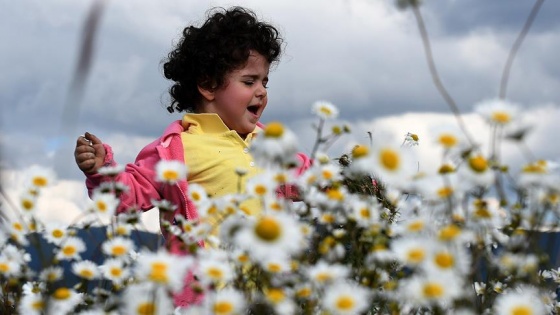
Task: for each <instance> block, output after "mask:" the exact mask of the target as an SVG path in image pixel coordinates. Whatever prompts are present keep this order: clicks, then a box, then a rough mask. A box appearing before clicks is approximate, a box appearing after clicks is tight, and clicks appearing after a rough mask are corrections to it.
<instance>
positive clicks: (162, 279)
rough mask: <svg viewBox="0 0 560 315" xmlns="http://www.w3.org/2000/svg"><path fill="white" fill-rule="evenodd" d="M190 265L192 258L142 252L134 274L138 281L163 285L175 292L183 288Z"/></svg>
mask: <svg viewBox="0 0 560 315" xmlns="http://www.w3.org/2000/svg"><path fill="white" fill-rule="evenodd" d="M191 265H192V257H188V256H177V255H172V254H171V253H167V252H164V251H159V252H157V253H152V252H148V251H144V252H142V254H141V255H140V257H139V258H138V262H137V266H136V269H135V274H136V276H138V279H140V280H144V281H150V282H152V283H155V284H158V285H163V286H166V287H168V288H169V289H170V290H171V291H173V292H177V291H179V290H181V289H182V288H183V280H184V279H185V275H186V273H187V271H188V270H189V269H190V267H191Z"/></svg>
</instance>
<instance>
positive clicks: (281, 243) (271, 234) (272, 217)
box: [235, 213, 303, 258]
mask: <svg viewBox="0 0 560 315" xmlns="http://www.w3.org/2000/svg"><path fill="white" fill-rule="evenodd" d="M302 239H303V237H302V234H301V230H300V228H299V223H298V221H297V220H296V219H295V218H293V217H292V216H290V215H288V214H285V213H273V214H272V213H271V214H266V215H263V216H261V217H258V218H254V219H253V220H251V221H249V222H248V224H247V225H246V226H243V227H242V228H241V230H240V231H239V232H238V233H237V235H235V240H236V243H237V244H239V246H240V247H241V248H242V249H245V250H247V252H248V253H249V254H250V255H251V256H253V257H258V258H266V257H267V256H269V255H271V254H277V253H285V254H286V255H290V254H294V253H297V252H299V251H300V250H302V249H303V247H302V242H301V241H302Z"/></svg>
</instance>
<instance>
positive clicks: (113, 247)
mask: <svg viewBox="0 0 560 315" xmlns="http://www.w3.org/2000/svg"><path fill="white" fill-rule="evenodd" d="M101 250H102V251H103V253H104V254H105V255H107V256H111V257H114V258H123V257H126V256H127V255H128V254H129V253H130V252H131V251H133V250H134V242H133V241H132V240H131V239H129V238H125V237H122V236H117V237H114V238H112V239H108V240H106V241H105V242H103V244H102V245H101Z"/></svg>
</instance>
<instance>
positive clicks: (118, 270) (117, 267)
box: [99, 258, 130, 286]
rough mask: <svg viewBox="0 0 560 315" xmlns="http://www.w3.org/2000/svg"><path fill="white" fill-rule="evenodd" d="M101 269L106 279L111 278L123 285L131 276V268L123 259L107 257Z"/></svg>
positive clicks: (115, 282)
mask: <svg viewBox="0 0 560 315" xmlns="http://www.w3.org/2000/svg"><path fill="white" fill-rule="evenodd" d="M99 270H100V271H101V274H102V275H103V277H104V278H105V279H108V280H111V281H112V282H113V283H114V284H115V285H117V286H119V285H121V284H122V283H123V282H124V281H125V280H126V279H128V277H129V276H130V270H129V269H128V268H127V267H126V266H125V265H124V262H123V261H122V260H121V259H116V258H109V259H105V261H104V262H103V265H101V266H99Z"/></svg>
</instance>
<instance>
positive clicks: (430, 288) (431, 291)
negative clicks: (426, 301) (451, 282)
mask: <svg viewBox="0 0 560 315" xmlns="http://www.w3.org/2000/svg"><path fill="white" fill-rule="evenodd" d="M423 292H424V296H425V297H427V298H431V299H433V298H439V297H441V296H442V295H443V293H444V292H445V291H444V289H443V286H442V285H441V284H439V283H427V284H426V285H424V290H423Z"/></svg>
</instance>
